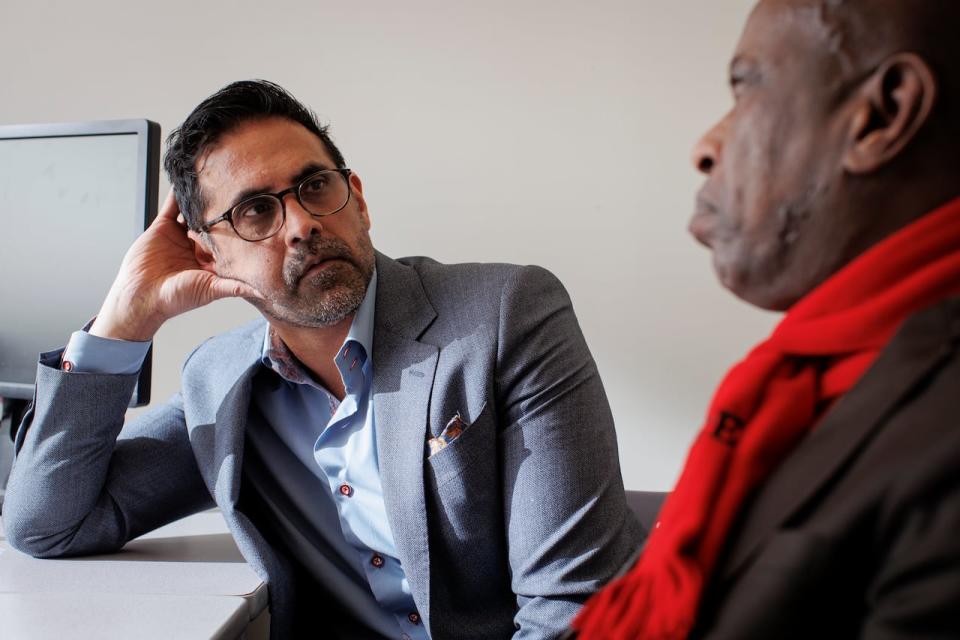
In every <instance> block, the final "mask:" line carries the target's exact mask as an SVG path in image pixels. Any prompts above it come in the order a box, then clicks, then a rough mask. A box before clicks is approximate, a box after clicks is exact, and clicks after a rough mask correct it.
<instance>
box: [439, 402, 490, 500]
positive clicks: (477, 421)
mask: <svg viewBox="0 0 960 640" xmlns="http://www.w3.org/2000/svg"><path fill="white" fill-rule="evenodd" d="M495 454H496V429H495V420H494V418H493V412H492V411H491V409H490V404H489V403H487V402H484V403H483V406H482V407H480V411H479V412H478V413H477V415H476V417H475V418H474V419H473V420H472V421H471V422H470V423H469V424H467V425H466V426H464V427H463V431H462V432H461V433H460V435H459V436H457V437H456V439H454V440H452V441H450V442H449V443H448V444H447V445H446V446H445V447H444V448H443V449H441V450H440V451H437V452H436V453H435V454H433V455H431V456H430V457H429V458H428V459H427V464H428V467H429V470H428V475H429V476H430V477H431V479H432V480H433V485H434V487H436V488H439V487H441V486H442V485H444V484H446V483H447V482H449V481H450V480H452V479H453V478H457V477H459V476H462V475H464V474H468V473H471V472H473V471H477V469H474V467H477V466H478V465H479V466H483V465H484V464H493V465H495V462H496V457H495Z"/></svg>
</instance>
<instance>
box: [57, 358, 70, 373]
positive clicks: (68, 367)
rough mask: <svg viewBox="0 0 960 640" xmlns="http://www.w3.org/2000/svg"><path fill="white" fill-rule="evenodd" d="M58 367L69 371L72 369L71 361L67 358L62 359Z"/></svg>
mask: <svg viewBox="0 0 960 640" xmlns="http://www.w3.org/2000/svg"><path fill="white" fill-rule="evenodd" d="M60 368H61V369H63V370H64V371H66V372H67V373H70V372H71V371H73V363H72V362H70V361H69V360H64V361H63V364H62V365H61V366H60Z"/></svg>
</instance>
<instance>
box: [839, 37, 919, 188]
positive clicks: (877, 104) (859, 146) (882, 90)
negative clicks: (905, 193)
mask: <svg viewBox="0 0 960 640" xmlns="http://www.w3.org/2000/svg"><path fill="white" fill-rule="evenodd" d="M937 89H938V87H937V80H936V76H934V74H933V71H932V70H931V69H930V66H929V65H928V64H927V62H926V61H925V60H924V59H923V58H921V57H920V56H918V55H916V54H913V53H899V54H897V55H894V56H891V57H890V58H888V59H887V60H885V61H884V62H883V64H881V65H880V66H879V67H878V68H877V70H876V71H874V72H873V74H872V75H871V77H870V78H869V80H867V82H866V83H865V84H864V87H863V89H862V90H861V92H860V94H859V96H858V99H859V104H858V105H857V107H856V111H855V112H854V116H853V119H852V121H851V127H850V142H851V144H850V148H849V150H848V151H847V154H846V156H845V158H844V168H845V169H846V170H847V171H849V172H850V173H854V174H866V173H872V172H874V171H876V170H877V169H879V168H880V167H882V166H883V165H885V164H887V163H888V162H890V161H891V160H893V159H894V158H895V157H897V156H898V155H899V154H900V153H901V152H902V151H903V149H904V148H905V147H906V146H907V145H908V144H910V142H911V141H912V140H913V139H914V138H915V137H916V135H917V132H919V131H920V129H922V128H923V126H924V125H925V124H926V123H927V121H928V120H929V119H930V113H931V112H932V111H933V106H934V104H935V103H936V99H937Z"/></svg>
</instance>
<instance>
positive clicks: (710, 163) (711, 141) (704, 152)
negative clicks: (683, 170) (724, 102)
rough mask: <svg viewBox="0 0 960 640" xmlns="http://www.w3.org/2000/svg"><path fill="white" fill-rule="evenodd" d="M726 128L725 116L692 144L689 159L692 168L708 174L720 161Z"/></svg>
mask: <svg viewBox="0 0 960 640" xmlns="http://www.w3.org/2000/svg"><path fill="white" fill-rule="evenodd" d="M726 130H727V118H724V119H723V120H721V121H720V122H718V123H717V124H715V125H713V127H711V128H710V129H709V130H708V131H707V132H706V133H704V134H703V136H701V138H700V139H699V140H697V143H696V144H695V145H693V154H692V156H691V161H692V162H693V166H694V168H695V169H696V170H697V171H699V172H700V173H703V174H705V175H710V173H711V172H712V171H713V168H714V167H715V166H716V165H717V162H719V161H720V153H721V152H722V150H723V137H724V135H725V133H726Z"/></svg>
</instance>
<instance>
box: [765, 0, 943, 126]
mask: <svg viewBox="0 0 960 640" xmlns="http://www.w3.org/2000/svg"><path fill="white" fill-rule="evenodd" d="M767 8H769V9H773V10H774V11H780V12H783V15H789V14H790V13H794V14H797V18H798V19H800V20H804V21H808V23H809V25H810V27H811V28H813V29H816V30H819V35H820V38H821V41H822V42H823V44H824V46H825V50H826V51H828V52H830V53H831V54H832V55H833V56H835V59H836V62H837V63H838V66H839V69H840V72H841V73H842V74H843V75H845V76H848V77H849V78H854V79H856V78H860V77H863V75H864V74H866V73H869V72H870V71H872V70H874V69H876V68H877V67H878V66H879V65H881V64H882V63H883V61H884V60H885V59H886V58H888V57H890V56H892V55H895V54H898V53H907V52H910V53H914V54H916V55H917V56H918V57H919V58H920V59H922V60H923V61H924V62H925V63H926V64H927V65H929V67H930V69H931V70H932V71H933V74H934V76H935V78H936V80H937V85H938V94H939V100H938V104H937V108H936V109H935V110H934V111H935V115H936V116H937V119H938V120H939V119H941V118H940V117H939V116H940V115H941V114H942V115H943V116H952V117H949V118H946V117H945V118H943V120H944V122H943V123H942V124H950V125H954V127H955V128H956V125H957V122H956V121H957V120H958V119H960V118H958V117H957V116H958V115H960V113H958V111H957V106H958V105H960V1H958V0H919V1H918V0H762V1H761V2H760V3H759V4H758V6H757V10H762V9H767Z"/></svg>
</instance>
